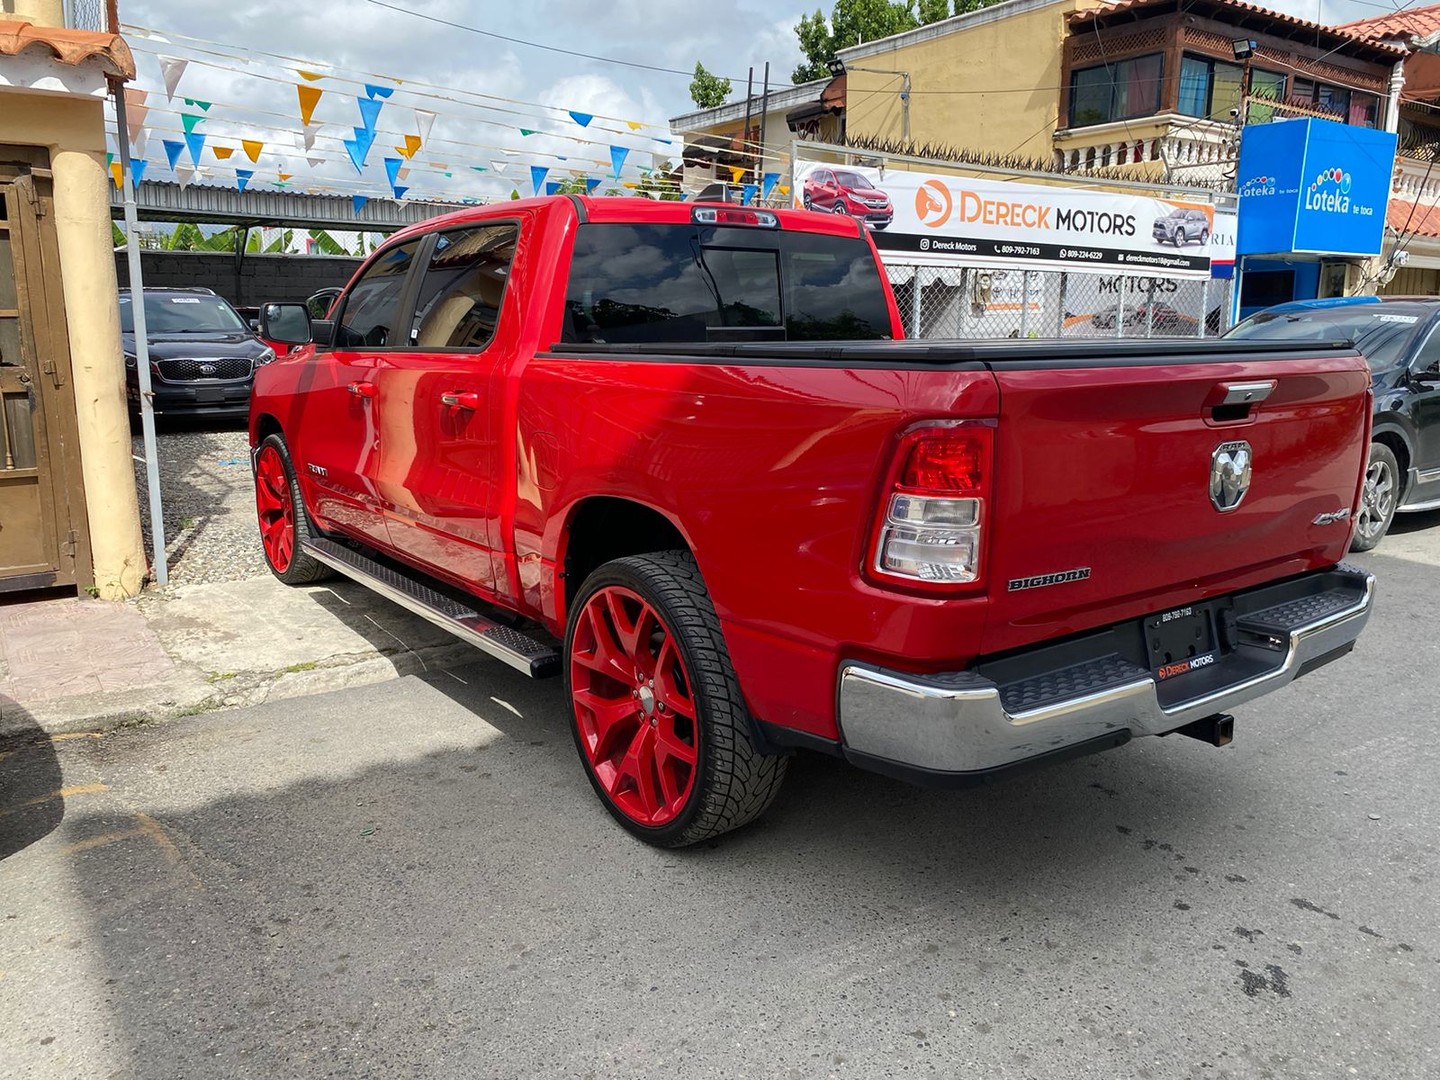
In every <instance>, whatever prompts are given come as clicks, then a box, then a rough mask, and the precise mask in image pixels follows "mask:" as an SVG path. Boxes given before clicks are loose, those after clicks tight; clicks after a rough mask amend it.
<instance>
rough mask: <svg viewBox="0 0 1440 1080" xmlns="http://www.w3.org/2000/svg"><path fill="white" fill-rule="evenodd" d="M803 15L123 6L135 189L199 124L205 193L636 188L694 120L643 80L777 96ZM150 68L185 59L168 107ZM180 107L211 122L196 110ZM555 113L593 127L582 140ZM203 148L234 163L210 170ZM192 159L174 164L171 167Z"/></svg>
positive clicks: (1357, 4)
mask: <svg viewBox="0 0 1440 1080" xmlns="http://www.w3.org/2000/svg"><path fill="white" fill-rule="evenodd" d="M826 6H827V8H828V3H827V5H826ZM1268 6H1272V7H1275V8H1277V9H1279V10H1283V11H1286V12H1289V13H1290V14H1293V15H1297V16H1300V17H1302V18H1307V19H1317V18H1318V19H1319V21H1324V22H1342V21H1348V20H1351V19H1358V18H1366V17H1368V16H1372V15H1377V14H1381V13H1382V12H1384V11H1390V10H1393V6H1392V5H1390V4H1387V3H1385V2H1384V0H1325V2H1324V3H1323V5H1321V4H1320V3H1319V0H1278V2H1276V3H1274V4H1271V5H1268ZM1401 6H1404V3H1403V0H1401ZM815 7H816V3H815V0H810V2H809V3H801V2H796V0H768V2H764V0H706V2H705V3H703V4H700V3H694V2H693V0H690V2H687V0H522V2H515V0H484V2H483V3H476V2H474V0H306V2H302V3H295V2H293V0H292V2H286V3H282V2H278V0H234V2H227V3H216V2H214V0H209V2H207V0H121V5H120V10H121V18H122V20H123V21H124V22H126V23H127V24H134V25H138V26H141V27H146V28H149V29H151V30H153V31H156V32H157V33H158V34H159V35H160V37H158V38H157V37H153V36H152V37H146V36H143V35H136V34H130V35H128V36H129V37H130V40H131V42H132V44H133V45H134V47H135V48H136V54H137V61H138V64H139V69H140V72H139V79H138V80H137V86H139V87H141V88H143V89H146V90H148V91H149V97H148V101H149V104H150V106H151V108H150V111H149V113H148V114H147V115H146V117H145V126H146V127H147V128H149V129H150V131H149V134H148V137H147V140H146V142H145V143H144V144H142V149H143V150H144V157H145V158H146V159H147V161H148V162H149V163H150V164H149V166H148V167H147V168H148V171H147V176H151V177H153V178H156V179H169V178H170V176H171V174H170V172H169V169H168V163H167V155H166V152H165V150H164V148H163V144H162V141H161V140H162V139H167V138H168V139H170V140H171V141H172V143H174V142H177V141H182V140H183V132H182V126H183V124H184V120H183V119H182V117H183V115H184V114H186V113H188V114H190V115H191V116H197V115H203V116H204V117H205V119H204V120H203V121H200V122H196V123H194V131H196V132H200V133H204V134H206V136H207V145H206V148H205V150H204V151H203V152H202V154H201V159H200V162H201V165H202V168H203V171H202V173H201V178H202V179H203V180H206V181H208V182H216V183H218V182H233V180H234V169H235V167H236V166H237V164H238V165H239V167H241V168H245V169H252V168H253V170H254V172H255V177H254V180H253V182H254V183H256V184H257V185H259V184H261V183H268V182H272V181H274V180H275V179H276V177H277V176H278V174H279V173H281V172H285V173H290V174H292V177H293V179H292V180H291V181H290V182H291V183H292V184H294V185H297V186H302V185H303V186H306V187H311V188H314V187H318V186H325V187H329V188H330V189H332V190H334V191H336V192H341V193H366V194H369V195H372V196H374V195H379V194H388V192H389V184H390V180H389V175H388V173H387V171H386V168H385V166H384V159H385V158H387V157H389V158H391V159H392V162H393V159H395V158H396V157H400V158H401V159H402V160H403V165H402V166H401V167H402V168H404V169H406V170H407V175H405V176H402V177H400V178H399V181H398V182H399V184H400V185H403V186H406V187H409V188H410V189H411V192H412V194H413V195H416V196H419V195H435V196H442V197H449V198H461V197H465V196H475V197H486V196H495V195H497V194H508V192H509V190H510V189H511V188H512V187H514V188H518V189H519V190H520V191H521V193H522V194H527V195H528V194H529V193H530V189H531V185H532V180H533V177H532V175H531V171H530V170H531V166H532V165H537V166H538V167H541V168H545V169H547V170H548V172H547V173H546V176H545V179H549V180H563V179H565V178H566V177H567V176H570V175H572V174H585V175H593V176H595V177H609V176H610V175H611V174H612V172H613V170H612V166H611V163H612V161H613V159H612V155H611V152H610V148H611V147H612V146H614V147H620V148H622V149H624V150H625V151H626V154H625V165H624V172H623V175H624V177H625V178H626V179H634V178H635V177H636V175H637V173H636V168H637V166H641V165H644V166H647V167H648V166H650V165H652V164H656V163H658V162H659V160H661V159H663V158H665V157H666V156H667V155H669V156H676V157H678V149H679V146H678V142H672V143H669V144H667V143H665V142H664V141H663V140H664V139H665V138H666V137H667V136H669V135H670V133H669V132H668V131H667V130H666V123H667V121H668V119H669V117H671V116H674V115H677V114H680V113H683V112H686V111H688V110H690V109H691V108H693V106H692V104H691V102H690V98H689V94H688V86H689V82H690V78H689V76H688V75H687V74H675V73H671V72H667V71H662V70H651V68H669V69H675V70H676V71H679V72H689V71H690V70H691V69H693V67H694V65H695V62H696V61H697V60H700V61H703V62H704V63H705V65H706V66H707V67H708V68H710V69H711V70H712V71H716V72H718V73H720V74H724V75H729V76H731V77H732V78H734V79H735V81H736V90H737V92H739V93H741V94H743V91H744V77H745V71H746V68H747V67H748V66H750V65H751V64H754V65H755V66H756V68H757V69H758V68H760V67H761V66H763V64H764V63H765V62H766V61H767V60H768V61H769V62H770V65H771V71H772V75H773V76H774V78H775V79H776V81H777V82H779V83H780V84H781V85H785V84H788V82H789V75H790V72H791V70H793V68H794V67H795V65H796V64H797V63H798V62H799V61H800V53H799V49H798V47H797V45H796V41H795V34H794V26H795V23H796V22H797V21H798V20H799V18H800V16H801V15H802V14H804V13H805V12H806V11H807V10H814V8H815ZM397 8H408V9H410V12H406V11H402V10H396V9H397ZM412 12H418V13H419V14H420V15H423V16H428V17H429V18H428V19H427V18H421V17H417V15H416V14H413V13H412ZM447 23H449V24H460V26H470V27H474V28H477V29H481V30H485V31H489V32H491V33H492V34H496V35H502V36H503V37H505V38H511V39H517V40H514V41H506V40H500V39H498V38H496V37H489V36H485V35H483V34H479V33H474V32H470V31H467V30H465V29H461V28H459V27H458V26H454V25H446V24H447ZM521 42H533V43H535V44H537V45H545V46H550V47H552V49H563V50H570V51H573V52H580V53H587V54H590V55H591V56H593V57H601V58H604V59H586V58H583V57H579V56H570V55H564V54H563V53H560V52H556V51H551V50H547V49H542V48H536V47H534V46H532V45H527V44H522V43H521ZM161 57H168V58H172V59H174V58H185V59H188V60H189V65H188V66H187V67H186V69H185V72H184V75H183V76H182V77H181V79H180V82H179V85H178V89H177V93H176V95H175V97H174V100H173V101H171V102H167V101H166V100H165V89H164V83H163V80H162V72H161V61H160V58H161ZM291 58H294V60H298V61H304V62H305V63H306V64H307V65H309V67H308V70H311V71H312V73H315V74H324V75H325V76H326V77H325V78H323V79H319V80H316V81H314V82H311V83H309V84H308V85H309V86H311V87H313V88H315V89H318V90H320V91H321V98H320V101H319V103H318V104H317V105H316V107H315V114H314V117H313V119H312V123H316V124H320V125H322V126H321V127H319V128H318V129H317V130H313V131H312V135H313V139H312V145H311V146H310V147H309V149H308V151H307V149H306V147H305V146H304V138H303V136H302V128H301V123H300V118H299V105H298V98H297V92H296V85H297V84H298V83H301V82H302V81H303V80H301V79H300V78H299V77H298V76H297V75H296V69H297V68H298V67H299V64H297V63H294V62H292V59H291ZM612 61H623V62H628V64H630V65H649V67H648V68H647V67H636V66H627V64H626V63H620V62H612ZM372 79H373V80H374V81H373V82H372V83H371V85H372V86H376V87H379V88H380V90H381V92H383V91H384V90H386V89H388V90H390V91H391V93H390V96H389V97H388V98H386V97H381V96H379V94H377V100H380V101H382V102H383V105H382V106H381V108H380V111H379V115H378V118H377V120H376V122H375V130H376V132H377V134H376V137H375V143H374V147H373V148H372V149H371V151H370V153H369V154H368V157H367V160H366V165H365V170H364V172H363V174H357V172H356V170H355V168H354V167H353V166H352V165H351V164H350V162H349V154H348V152H347V150H346V148H345V146H344V143H343V140H344V139H347V138H353V127H354V126H355V125H359V124H361V123H362V121H361V117H360V115H359V110H358V106H357V98H358V97H363V96H364V95H365V89H364V87H365V84H366V83H367V82H370V81H371V80H372ZM184 97H190V98H192V99H194V100H197V101H208V102H211V103H212V107H211V109H210V110H208V111H206V112H202V111H201V110H199V109H198V108H197V107H195V106H193V105H186V104H185V103H184V101H183V98H184ZM416 109H420V110H421V113H422V115H421V116H420V117H418V118H417V116H416V114H415V110H416ZM569 110H574V111H576V112H579V113H581V114H582V116H583V115H584V114H590V115H592V116H593V117H594V119H593V120H591V121H590V122H589V124H588V125H586V126H584V127H582V126H581V124H580V123H579V122H578V121H577V120H576V119H573V118H571V117H570V116H569V115H568V111H569ZM425 113H434V114H435V115H436V118H435V120H434V121H433V126H432V127H431V129H430V132H429V138H428V139H427V140H426V142H425V144H424V145H423V147H422V148H421V149H420V150H419V151H418V152H416V153H415V154H414V156H413V159H409V160H405V154H404V153H402V151H401V149H399V148H401V147H404V148H405V149H406V150H408V147H406V146H405V138H404V137H405V135H406V134H416V133H419V129H420V128H421V127H423V126H424V124H425V122H426V121H425V118H424V115H423V114H425ZM522 129H525V130H529V131H532V132H533V134H530V135H522V134H521V130H522ZM242 139H250V140H252V146H251V149H252V150H253V149H254V142H255V141H261V142H263V143H264V148H263V149H262V150H261V151H260V153H259V155H258V160H256V161H255V162H253V163H252V162H250V161H248V160H246V158H245V154H246V151H245V150H244V148H243V147H242V145H241V140H242ZM215 145H220V146H222V149H223V148H224V147H226V146H228V147H232V148H233V149H234V152H233V153H232V155H231V156H230V158H228V159H226V160H217V159H216V158H215V156H214V151H213V147H214V146H215ZM189 162H190V157H189V154H188V152H187V153H186V154H184V155H183V156H182V157H181V158H180V164H181V165H182V166H184V165H186V164H188V163H189ZM394 167H395V166H394V165H393V164H392V168H394ZM447 172H448V173H449V174H450V175H449V176H446V175H445V174H446V173H447Z"/></svg>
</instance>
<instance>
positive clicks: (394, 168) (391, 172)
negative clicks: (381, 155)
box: [385, 157, 405, 187]
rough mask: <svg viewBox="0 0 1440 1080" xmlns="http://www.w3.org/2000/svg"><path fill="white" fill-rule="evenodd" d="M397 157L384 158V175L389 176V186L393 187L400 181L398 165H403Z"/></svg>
mask: <svg viewBox="0 0 1440 1080" xmlns="http://www.w3.org/2000/svg"><path fill="white" fill-rule="evenodd" d="M404 164H405V162H403V161H402V160H401V159H400V158H398V157H387V158H386V159H385V175H386V176H388V177H389V178H390V186H391V187H394V186H395V185H396V184H397V183H399V182H400V166H401V165H404Z"/></svg>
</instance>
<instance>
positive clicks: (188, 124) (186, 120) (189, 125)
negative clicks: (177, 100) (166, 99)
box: [180, 113, 205, 135]
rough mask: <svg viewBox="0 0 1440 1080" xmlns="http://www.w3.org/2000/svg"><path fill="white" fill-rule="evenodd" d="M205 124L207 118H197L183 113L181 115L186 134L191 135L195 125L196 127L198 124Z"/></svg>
mask: <svg viewBox="0 0 1440 1080" xmlns="http://www.w3.org/2000/svg"><path fill="white" fill-rule="evenodd" d="M204 122H205V117H203V116H196V115H195V114H194V113H181V114H180V123H181V124H183V125H184V126H185V134H187V135H188V134H190V132H192V131H194V130H195V125H196V124H203V123H204Z"/></svg>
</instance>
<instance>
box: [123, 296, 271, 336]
mask: <svg viewBox="0 0 1440 1080" xmlns="http://www.w3.org/2000/svg"><path fill="white" fill-rule="evenodd" d="M120 329H121V331H122V332H124V333H126V334H133V333H134V332H135V313H134V311H133V309H132V308H131V301H130V295H129V294H128V293H122V294H121V295H120ZM249 329H250V327H249V325H247V324H246V322H245V320H244V319H242V318H240V316H239V315H238V314H236V311H235V309H234V308H232V307H231V306H230V305H229V304H227V303H226V302H225V301H224V300H222V299H220V297H218V296H178V295H173V294H166V293H146V294H145V333H146V335H147V336H148V337H155V336H156V335H158V334H191V333H195V334H204V333H210V334H213V333H216V332H226V333H228V332H233V331H236V330H241V331H246V332H248V331H249Z"/></svg>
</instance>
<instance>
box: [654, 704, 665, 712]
mask: <svg viewBox="0 0 1440 1080" xmlns="http://www.w3.org/2000/svg"><path fill="white" fill-rule="evenodd" d="M655 707H656V708H657V709H659V710H660V711H661V712H664V711H665V703H664V702H663V701H662V702H660V704H659V705H656V706H655Z"/></svg>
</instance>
